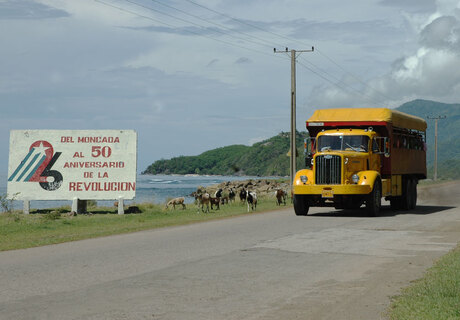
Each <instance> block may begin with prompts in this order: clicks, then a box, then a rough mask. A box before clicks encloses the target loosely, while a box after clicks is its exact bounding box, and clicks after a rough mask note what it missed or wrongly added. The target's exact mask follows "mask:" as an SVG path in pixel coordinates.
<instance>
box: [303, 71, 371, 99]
mask: <svg viewBox="0 0 460 320" xmlns="http://www.w3.org/2000/svg"><path fill="white" fill-rule="evenodd" d="M298 64H299V65H300V66H302V67H304V68H305V69H307V70H309V71H310V72H312V73H314V74H315V75H317V76H318V77H320V78H321V79H323V80H325V81H327V82H329V83H330V84H332V85H333V86H336V87H338V88H339V89H341V90H342V91H344V92H347V93H350V94H355V95H360V96H362V97H363V98H364V99H366V100H367V101H369V102H372V103H374V104H378V103H377V102H376V101H373V100H372V99H371V98H370V97H368V96H366V95H365V94H364V93H362V92H360V91H358V90H356V89H355V88H353V87H350V86H347V85H345V84H342V83H335V82H333V81H332V80H330V79H329V78H327V77H325V76H323V75H322V74H320V73H318V72H316V71H315V70H314V69H312V68H310V67H308V66H306V65H305V64H303V63H301V62H298ZM347 87H348V88H350V89H351V90H353V91H354V92H355V93H353V92H350V91H348V90H347Z"/></svg>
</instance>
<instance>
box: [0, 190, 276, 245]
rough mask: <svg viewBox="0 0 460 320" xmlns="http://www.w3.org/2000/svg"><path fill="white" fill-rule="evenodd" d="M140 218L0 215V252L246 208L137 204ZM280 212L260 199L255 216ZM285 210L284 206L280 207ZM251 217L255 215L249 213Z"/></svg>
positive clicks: (62, 212)
mask: <svg viewBox="0 0 460 320" xmlns="http://www.w3.org/2000/svg"><path fill="white" fill-rule="evenodd" d="M138 206H139V208H140V209H141V210H142V213H140V214H125V215H118V214H116V213H117V209H116V208H96V207H90V208H88V211H90V212H92V213H93V214H91V215H87V214H84V215H78V216H74V217H71V216H68V215H67V214H66V213H67V212H69V211H70V208H68V207H62V208H56V209H52V210H37V211H32V212H31V214H30V215H23V214H22V213H19V212H12V213H3V214H0V251H5V250H15V249H24V248H31V247H38V246H43V245H50V244H56V243H62V242H68V241H75V240H82V239H88V238H96V237H102V236H109V235H114V234H121V233H128V232H135V231H141V230H149V229H156V228H163V227H168V226H176V225H184V224H189V223H196V222H200V221H207V220H214V219H221V218H225V217H232V216H237V215H243V214H248V213H247V206H246V204H241V203H240V202H239V201H238V200H237V201H236V202H235V203H232V204H228V205H222V206H221V207H220V210H212V211H210V212H209V213H202V212H201V211H198V209H197V207H196V205H194V204H189V205H187V209H185V210H182V209H178V207H176V210H172V209H169V210H165V209H164V206H162V205H155V204H149V203H144V204H139V205H138ZM276 208H279V207H277V206H276V204H275V199H274V198H268V197H267V198H261V199H259V203H258V206H257V210H256V211H255V212H261V211H269V210H274V209H276ZM283 208H284V206H283ZM249 214H254V213H249Z"/></svg>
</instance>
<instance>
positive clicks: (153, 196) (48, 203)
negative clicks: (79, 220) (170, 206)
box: [0, 175, 274, 210]
mask: <svg viewBox="0 0 460 320" xmlns="http://www.w3.org/2000/svg"><path fill="white" fill-rule="evenodd" d="M262 178H269V179H270V178H274V177H251V176H242V177H235V176H197V175H138V176H137V187H136V197H135V198H134V200H127V201H125V204H134V203H142V202H151V203H156V204H161V203H165V201H166V199H168V198H174V197H185V199H186V200H185V201H186V203H192V202H193V201H194V199H193V198H192V197H190V196H189V195H190V193H192V192H193V191H196V189H197V187H198V186H203V187H206V186H209V185H213V184H218V183H221V182H225V181H233V180H246V179H262ZM0 179H1V180H2V183H1V184H0V195H4V194H6V191H7V187H6V185H7V177H6V175H0ZM115 200H116V199H113V200H98V201H97V204H98V205H99V206H113V203H114V201H115ZM65 205H69V206H70V205H72V201H71V200H69V201H66V200H56V201H54V200H41V201H38V200H34V201H31V202H30V208H31V210H33V209H47V208H56V207H60V206H65ZM22 206H23V204H22V201H14V202H13V208H14V209H22Z"/></svg>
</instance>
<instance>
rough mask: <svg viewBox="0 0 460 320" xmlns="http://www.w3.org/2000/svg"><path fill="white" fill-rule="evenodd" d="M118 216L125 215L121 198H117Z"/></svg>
mask: <svg viewBox="0 0 460 320" xmlns="http://www.w3.org/2000/svg"><path fill="white" fill-rule="evenodd" d="M118 214H125V205H124V203H123V197H118Z"/></svg>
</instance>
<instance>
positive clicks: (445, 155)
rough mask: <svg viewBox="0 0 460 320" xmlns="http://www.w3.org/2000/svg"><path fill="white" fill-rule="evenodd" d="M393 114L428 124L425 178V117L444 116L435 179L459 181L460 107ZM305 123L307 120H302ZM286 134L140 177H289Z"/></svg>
mask: <svg viewBox="0 0 460 320" xmlns="http://www.w3.org/2000/svg"><path fill="white" fill-rule="evenodd" d="M396 110H399V111H402V112H405V113H408V114H412V115H415V116H418V117H420V118H423V119H425V120H426V121H427V123H428V129H427V144H428V153H427V161H428V174H429V176H430V175H431V176H432V175H433V162H434V120H430V119H427V117H428V116H430V117H433V116H439V115H441V116H446V118H445V119H442V120H439V122H438V177H439V178H444V179H449V178H454V179H459V178H460V104H446V103H440V102H435V101H429V100H414V101H410V102H407V103H404V104H403V105H401V106H400V107H398V108H397V109H396ZM305 120H306V119H305ZM307 136H308V133H307V132H300V133H299V132H298V133H297V138H296V143H297V152H298V154H299V157H298V158H297V168H304V160H303V139H304V138H306V137H307ZM288 151H289V133H286V132H282V133H280V134H278V135H276V136H274V137H272V138H270V139H267V140H264V141H262V142H258V143H255V144H254V145H252V146H245V145H231V146H226V147H222V148H217V149H213V150H209V151H206V152H203V153H202V154H200V155H198V156H180V157H175V158H172V159H170V160H164V159H162V160H158V161H155V162H154V163H152V164H151V165H150V166H148V167H147V169H145V171H144V172H143V174H220V175H255V176H286V175H289V157H288V156H287V153H288Z"/></svg>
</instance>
